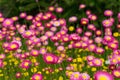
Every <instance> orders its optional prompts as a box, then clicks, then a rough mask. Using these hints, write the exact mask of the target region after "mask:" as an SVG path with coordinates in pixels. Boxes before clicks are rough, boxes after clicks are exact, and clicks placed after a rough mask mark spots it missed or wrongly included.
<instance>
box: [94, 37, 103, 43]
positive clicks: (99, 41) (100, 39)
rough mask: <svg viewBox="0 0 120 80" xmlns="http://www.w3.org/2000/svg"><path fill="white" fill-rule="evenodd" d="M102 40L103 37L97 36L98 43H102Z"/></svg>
mask: <svg viewBox="0 0 120 80" xmlns="http://www.w3.org/2000/svg"><path fill="white" fill-rule="evenodd" d="M102 40H103V39H102V38H101V37H96V38H95V42H96V43H101V42H102Z"/></svg>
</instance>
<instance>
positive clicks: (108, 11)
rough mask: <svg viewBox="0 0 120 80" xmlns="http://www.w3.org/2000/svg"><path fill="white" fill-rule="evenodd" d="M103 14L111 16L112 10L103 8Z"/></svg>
mask: <svg viewBox="0 0 120 80" xmlns="http://www.w3.org/2000/svg"><path fill="white" fill-rule="evenodd" d="M104 15H105V16H112V15H113V11H112V10H105V11H104Z"/></svg>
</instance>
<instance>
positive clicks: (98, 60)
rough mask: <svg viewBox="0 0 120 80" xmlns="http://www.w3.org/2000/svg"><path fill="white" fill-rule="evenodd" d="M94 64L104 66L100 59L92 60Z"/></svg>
mask: <svg viewBox="0 0 120 80" xmlns="http://www.w3.org/2000/svg"><path fill="white" fill-rule="evenodd" d="M92 62H93V65H94V66H102V60H100V59H97V58H95V59H93V60H92Z"/></svg>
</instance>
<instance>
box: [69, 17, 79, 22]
mask: <svg viewBox="0 0 120 80" xmlns="http://www.w3.org/2000/svg"><path fill="white" fill-rule="evenodd" d="M68 21H69V22H76V21H77V17H76V16H72V17H70V18H69V20H68Z"/></svg>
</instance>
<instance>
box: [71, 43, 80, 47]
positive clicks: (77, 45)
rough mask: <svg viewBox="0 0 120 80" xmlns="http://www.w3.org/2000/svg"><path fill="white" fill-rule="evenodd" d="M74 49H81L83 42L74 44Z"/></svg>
mask: <svg viewBox="0 0 120 80" xmlns="http://www.w3.org/2000/svg"><path fill="white" fill-rule="evenodd" d="M73 47H74V48H81V42H75V43H73Z"/></svg>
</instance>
